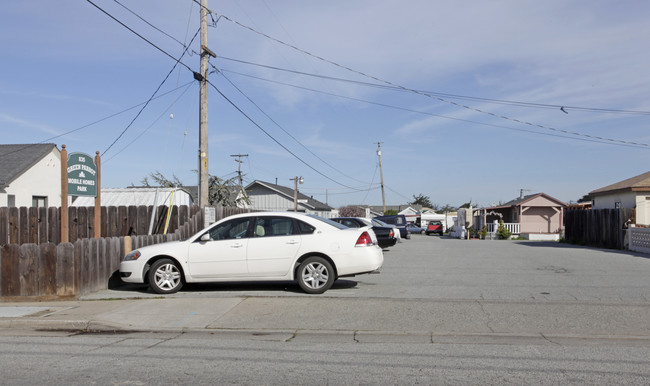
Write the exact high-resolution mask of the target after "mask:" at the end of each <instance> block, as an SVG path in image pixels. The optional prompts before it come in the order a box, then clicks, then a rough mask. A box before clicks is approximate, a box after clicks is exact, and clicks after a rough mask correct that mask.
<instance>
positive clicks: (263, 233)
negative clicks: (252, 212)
mask: <svg viewBox="0 0 650 386" xmlns="http://www.w3.org/2000/svg"><path fill="white" fill-rule="evenodd" d="M292 234H293V219H292V218H290V217H258V218H257V222H256V223H255V232H254V233H253V235H254V236H253V237H270V236H287V235H292Z"/></svg>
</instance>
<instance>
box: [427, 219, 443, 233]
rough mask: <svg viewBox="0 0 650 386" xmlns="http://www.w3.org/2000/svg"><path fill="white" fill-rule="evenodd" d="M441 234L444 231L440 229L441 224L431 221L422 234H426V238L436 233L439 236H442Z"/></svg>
mask: <svg viewBox="0 0 650 386" xmlns="http://www.w3.org/2000/svg"><path fill="white" fill-rule="evenodd" d="M443 232H444V230H443V228H442V222H441V221H437V220H433V221H429V224H427V230H426V231H425V232H424V233H426V235H427V236H428V235H430V234H432V233H437V234H439V235H440V236H442V233H443Z"/></svg>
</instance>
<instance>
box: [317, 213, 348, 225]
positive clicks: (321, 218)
mask: <svg viewBox="0 0 650 386" xmlns="http://www.w3.org/2000/svg"><path fill="white" fill-rule="evenodd" d="M307 216H309V217H311V218H313V219H316V220H319V221H322V222H324V223H325V224H328V225H331V226H333V227H335V228H338V229H347V228H348V227H346V226H345V225H343V224H339V223H337V222H336V221H332V220H330V219H327V218H324V217H321V216H316V215H315V214H308V215H307Z"/></svg>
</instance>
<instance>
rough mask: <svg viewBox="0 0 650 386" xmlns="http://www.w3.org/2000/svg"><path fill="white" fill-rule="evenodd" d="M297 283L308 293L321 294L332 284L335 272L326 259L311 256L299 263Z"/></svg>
mask: <svg viewBox="0 0 650 386" xmlns="http://www.w3.org/2000/svg"><path fill="white" fill-rule="evenodd" d="M297 276H298V277H297V279H298V285H300V288H302V290H303V291H305V292H307V293H308V294H322V293H323V292H325V291H327V290H328V289H330V288H331V287H332V284H334V279H335V277H334V276H335V273H334V269H333V268H332V265H331V264H330V263H329V261H327V260H326V259H324V258H322V257H319V256H312V257H309V258H307V259H305V260H304V261H303V262H302V263H300V267H299V268H298V275H297Z"/></svg>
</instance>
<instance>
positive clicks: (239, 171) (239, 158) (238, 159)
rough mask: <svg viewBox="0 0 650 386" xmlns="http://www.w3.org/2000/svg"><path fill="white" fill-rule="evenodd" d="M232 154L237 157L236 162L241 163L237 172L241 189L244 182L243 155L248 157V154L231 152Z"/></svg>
mask: <svg viewBox="0 0 650 386" xmlns="http://www.w3.org/2000/svg"><path fill="white" fill-rule="evenodd" d="M230 156H231V157H237V159H236V160H235V162H237V163H238V164H239V165H238V167H237V174H238V175H239V189H241V187H242V182H243V181H242V178H241V164H242V160H241V157H248V154H231V155H230Z"/></svg>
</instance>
